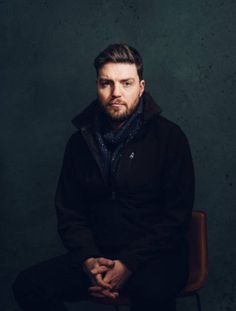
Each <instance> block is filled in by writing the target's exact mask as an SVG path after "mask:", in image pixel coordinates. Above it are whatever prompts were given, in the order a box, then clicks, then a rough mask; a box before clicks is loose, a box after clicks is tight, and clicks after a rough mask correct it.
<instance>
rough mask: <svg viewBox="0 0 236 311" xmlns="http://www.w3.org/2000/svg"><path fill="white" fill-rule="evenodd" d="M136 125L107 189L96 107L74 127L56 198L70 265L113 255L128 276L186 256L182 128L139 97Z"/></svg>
mask: <svg viewBox="0 0 236 311" xmlns="http://www.w3.org/2000/svg"><path fill="white" fill-rule="evenodd" d="M143 96H144V112H143V125H142V127H141V129H140V130H139V132H138V133H137V134H136V136H135V137H134V138H133V139H132V140H131V141H130V142H128V144H125V146H124V147H123V149H122V151H121V155H120V159H119V163H118V169H117V173H116V175H115V177H114V178H113V181H112V183H111V184H108V183H107V180H106V177H105V175H104V172H103V170H102V167H103V166H102V157H101V155H100V152H99V148H98V145H97V143H96V139H95V138H94V131H93V128H94V122H95V121H94V120H95V118H96V116H97V111H98V110H97V109H98V102H97V101H94V102H93V103H92V104H90V105H89V106H88V107H87V108H86V109H85V110H84V111H83V112H82V113H80V114H79V116H77V117H76V118H75V119H74V120H73V123H74V124H75V125H76V127H77V128H78V131H77V132H76V133H74V134H73V135H72V136H71V138H70V139H69V142H68V143H67V146H66V150H65V155H64V160H63V166H62V171H61V175H60V178H59V182H58V187H57V192H56V198H55V201H56V210H57V217H58V231H59V234H60V236H61V238H62V241H63V243H64V245H65V247H66V248H67V249H68V250H69V251H70V253H71V254H72V257H73V259H74V260H75V261H76V262H77V263H78V265H79V264H81V263H82V262H83V261H84V260H85V259H86V258H89V257H97V256H104V254H105V253H108V252H110V251H111V252H115V254H116V259H119V260H121V261H122V262H123V263H124V264H126V266H127V267H128V268H129V269H130V270H136V269H137V268H138V267H139V266H140V265H142V264H143V263H145V262H146V261H147V260H149V259H152V258H154V257H156V256H158V255H159V254H167V253H169V254H170V255H171V253H173V252H182V251H186V231H187V228H188V225H189V222H190V219H191V211H192V207H193V200H194V171H193V164H192V157H191V153H190V148H189V144H188V142H187V139H186V137H185V135H184V133H183V132H182V130H181V129H180V128H179V127H178V126H177V125H176V124H174V123H173V122H170V121H168V120H167V119H165V118H164V117H162V116H160V109H159V107H158V106H157V105H156V104H155V103H154V101H153V99H152V97H151V96H150V95H149V94H148V93H144V95H143Z"/></svg>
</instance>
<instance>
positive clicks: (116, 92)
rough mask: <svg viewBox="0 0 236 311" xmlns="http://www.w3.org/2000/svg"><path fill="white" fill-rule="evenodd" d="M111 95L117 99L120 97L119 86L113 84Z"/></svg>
mask: <svg viewBox="0 0 236 311" xmlns="http://www.w3.org/2000/svg"><path fill="white" fill-rule="evenodd" d="M112 95H113V96H114V97H119V96H121V89H120V85H119V84H116V83H115V84H114V86H113V90H112Z"/></svg>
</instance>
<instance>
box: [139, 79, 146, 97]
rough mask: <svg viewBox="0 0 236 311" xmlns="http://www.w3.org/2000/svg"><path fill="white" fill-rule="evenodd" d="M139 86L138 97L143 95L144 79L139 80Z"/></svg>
mask: <svg viewBox="0 0 236 311" xmlns="http://www.w3.org/2000/svg"><path fill="white" fill-rule="evenodd" d="M139 87H140V91H139V97H141V96H142V95H143V92H144V90H145V81H144V80H141V81H140V82H139Z"/></svg>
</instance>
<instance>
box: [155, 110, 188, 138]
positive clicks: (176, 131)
mask: <svg viewBox="0 0 236 311" xmlns="http://www.w3.org/2000/svg"><path fill="white" fill-rule="evenodd" d="M151 122H152V128H153V130H154V131H155V133H156V134H157V135H158V136H160V135H164V136H170V135H171V136H185V134H184V132H183V130H182V128H181V127H180V126H179V125H178V124H177V123H175V122H174V121H171V120H169V119H168V118H166V117H165V116H163V115H160V114H159V115H155V116H153V118H152V120H151Z"/></svg>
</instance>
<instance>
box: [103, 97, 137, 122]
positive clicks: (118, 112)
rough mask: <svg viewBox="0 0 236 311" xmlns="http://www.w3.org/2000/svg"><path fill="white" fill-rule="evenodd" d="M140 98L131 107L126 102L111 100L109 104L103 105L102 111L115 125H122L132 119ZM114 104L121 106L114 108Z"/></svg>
mask: <svg viewBox="0 0 236 311" xmlns="http://www.w3.org/2000/svg"><path fill="white" fill-rule="evenodd" d="M138 102H139V97H138V98H137V100H136V101H135V102H134V103H133V104H132V105H131V106H130V107H129V106H128V105H127V103H126V102H125V101H122V100H118V99H116V100H111V101H110V102H108V103H107V104H105V105H104V104H101V107H102V110H103V111H104V112H105V114H106V115H107V117H108V118H109V119H110V121H112V122H115V123H121V122H124V121H126V120H128V119H129V118H130V116H131V115H132V114H133V112H134V111H135V109H136V108H137V106H138ZM114 104H117V105H121V106H113V105H114Z"/></svg>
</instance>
